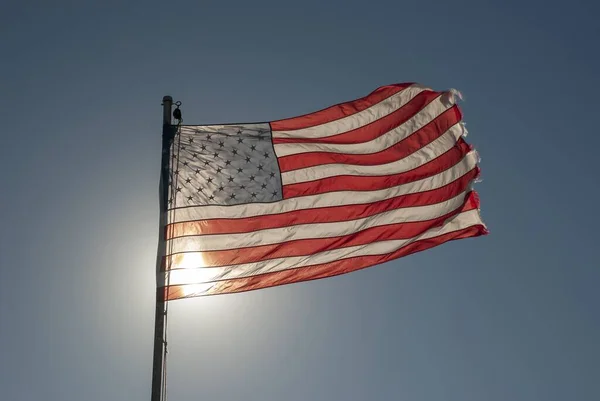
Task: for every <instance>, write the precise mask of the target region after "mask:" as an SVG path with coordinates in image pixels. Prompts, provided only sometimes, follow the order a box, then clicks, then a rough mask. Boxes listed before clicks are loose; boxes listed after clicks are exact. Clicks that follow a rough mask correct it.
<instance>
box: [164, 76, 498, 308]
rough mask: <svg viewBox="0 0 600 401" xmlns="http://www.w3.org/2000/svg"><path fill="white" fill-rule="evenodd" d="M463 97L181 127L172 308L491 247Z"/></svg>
mask: <svg viewBox="0 0 600 401" xmlns="http://www.w3.org/2000/svg"><path fill="white" fill-rule="evenodd" d="M455 95H456V92H454V91H448V92H435V91H433V90H430V89H427V88H425V87H423V86H420V85H417V84H397V85H389V86H384V87H381V88H379V89H377V90H375V91H374V92H372V93H371V94H369V95H368V96H366V97H364V98H361V99H358V100H355V101H351V102H347V103H342V104H339V105H336V106H332V107H329V108H327V109H324V110H321V111H318V112H315V113H312V114H307V115H304V116H301V117H296V118H290V119H285V120H279V121H273V122H270V123H268V122H267V123H257V124H231V125H203V126H181V127H180V129H179V132H178V133H177V134H176V136H175V138H174V140H173V144H172V147H171V166H170V175H171V185H170V194H169V212H168V217H167V227H166V240H167V244H166V245H167V246H166V249H167V255H165V258H164V263H163V266H164V273H161V274H160V277H159V287H160V288H159V290H160V291H165V299H167V300H174V299H179V298H185V297H195V296H202V295H213V294H224V293H233V292H241V291H248V290H255V289H260V288H265V287H271V286H276V285H282V284H288V283H294V282H300V281H306V280H313V279H318V278H324V277H330V276H334V275H338V274H343V273H348V272H351V271H355V270H358V269H362V268H365V267H369V266H372V265H375V264H379V263H383V262H387V261H389V260H392V259H395V258H399V257H402V256H405V255H408V254H411V253H414V252H418V251H422V250H425V249H428V248H431V247H434V246H437V245H440V244H442V243H444V242H447V241H450V240H455V239H460V238H467V237H475V236H479V235H482V234H486V233H487V231H486V228H485V225H484V224H483V222H482V220H481V218H480V215H479V199H478V196H477V194H476V193H475V192H474V191H473V190H472V188H471V183H472V182H473V181H474V180H475V179H476V178H477V176H478V174H479V168H478V166H477V164H478V155H477V153H476V151H475V150H473V149H472V148H471V147H470V146H469V145H468V144H467V143H466V142H465V141H464V139H463V136H464V134H465V133H466V131H465V128H464V123H462V121H461V120H462V115H461V112H460V110H459V108H458V106H457V105H456V104H455Z"/></svg>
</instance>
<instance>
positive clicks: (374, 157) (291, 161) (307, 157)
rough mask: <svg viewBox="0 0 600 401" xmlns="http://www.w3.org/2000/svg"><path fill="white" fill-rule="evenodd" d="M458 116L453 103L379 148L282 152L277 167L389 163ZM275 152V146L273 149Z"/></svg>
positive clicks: (439, 132) (432, 137)
mask: <svg viewBox="0 0 600 401" xmlns="http://www.w3.org/2000/svg"><path fill="white" fill-rule="evenodd" d="M460 120H461V114H460V111H459V109H458V107H457V106H454V107H452V108H450V109H448V110H446V111H445V112H443V113H442V114H440V115H439V116H438V117H436V118H435V119H434V120H432V121H431V122H429V123H428V124H427V125H425V126H424V127H422V128H421V129H419V130H417V131H416V132H414V133H413V134H412V135H409V136H408V137H406V138H404V139H403V140H401V141H400V142H398V143H396V144H394V145H392V146H390V147H389V148H387V149H384V150H382V151H380V152H376V153H369V154H348V153H333V152H308V153H299V154H295V155H289V156H282V157H279V158H278V161H279V168H280V170H281V172H282V173H284V172H286V171H291V170H298V169H301V168H306V167H313V166H319V165H323V164H354V165H359V166H373V165H377V164H385V163H391V162H394V161H397V160H400V159H402V158H404V157H406V156H409V155H410V154H412V153H413V152H416V151H417V150H419V149H421V148H423V147H424V146H427V145H428V144H430V143H431V142H433V141H434V140H436V139H437V138H439V137H440V136H441V135H443V134H444V133H445V132H446V131H448V129H450V127H452V126H453V125H455V124H456V123H458V122H459V121H460ZM276 152H277V150H276Z"/></svg>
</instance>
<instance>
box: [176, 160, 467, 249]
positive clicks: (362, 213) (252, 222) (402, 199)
mask: <svg viewBox="0 0 600 401" xmlns="http://www.w3.org/2000/svg"><path fill="white" fill-rule="evenodd" d="M478 173H479V168H474V169H473V170H471V171H469V172H468V173H467V174H465V175H464V176H462V177H460V178H458V179H457V180H455V181H453V182H450V183H448V184H446V185H444V186H443V187H440V188H437V189H433V190H429V191H424V192H418V193H411V194H405V195H400V196H397V197H394V198H389V199H385V200H381V201H377V202H372V203H365V204H355V205H340V206H329V207H320V208H312V209H301V210H294V211H290V212H285V213H279V214H270V215H263V216H254V217H247V218H238V219H212V220H198V221H186V222H181V223H174V224H171V225H170V226H169V228H168V229H167V230H166V238H167V239H173V238H178V237H184V236H192V235H208V234H239V233H247V232H252V231H257V230H266V229H270V228H279V227H287V226H292V225H298V224H315V223H332V222H337V221H347V220H354V219H360V218H363V217H368V216H372V215H374V214H378V213H382V212H384V211H386V210H392V209H399V208H404V207H412V206H425V205H433V204H436V203H440V202H443V201H445V200H447V199H450V198H453V197H455V196H457V195H458V194H460V193H461V192H463V191H464V190H465V189H466V188H467V186H468V184H469V182H471V181H472V180H473V179H475V178H476V177H477V175H478Z"/></svg>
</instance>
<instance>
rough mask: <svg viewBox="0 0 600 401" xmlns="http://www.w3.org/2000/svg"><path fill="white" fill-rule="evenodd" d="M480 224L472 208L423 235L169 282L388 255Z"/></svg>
mask: <svg viewBox="0 0 600 401" xmlns="http://www.w3.org/2000/svg"><path fill="white" fill-rule="evenodd" d="M480 224H481V225H483V222H482V221H481V218H480V216H479V211H478V210H469V211H467V212H462V213H460V214H458V215H456V216H454V217H453V218H452V219H450V220H449V221H447V222H446V223H445V224H444V225H442V226H439V227H433V228H431V229H429V230H427V231H425V232H424V233H423V234H421V235H418V236H416V237H413V238H410V239H402V240H387V241H378V242H373V243H369V244H365V245H357V246H351V247H346V248H337V249H333V250H329V251H324V252H319V253H315V254H312V255H306V256H293V257H286V258H278V259H271V260H265V261H261V262H255V263H245V264H239V265H230V266H222V267H206V268H193V269H181V270H173V271H172V272H170V273H168V274H169V275H170V285H181V284H192V283H194V284H195V283H209V282H214V281H217V280H228V279H236V278H242V277H250V276H254V275H258V274H264V273H273V272H278V271H283V270H288V269H294V268H299V267H304V266H310V265H317V264H322V263H329V262H334V261H338V260H343V259H347V258H352V257H357V256H369V255H385V254H387V253H390V252H394V251H396V250H398V249H400V248H403V247H405V246H407V245H409V244H411V243H413V242H415V241H418V240H423V239H429V238H434V237H438V236H441V235H444V234H448V233H451V232H454V231H459V230H464V229H465V228H468V227H471V226H475V225H480ZM163 277H164V275H163V274H159V279H160V280H161V281H162V279H163Z"/></svg>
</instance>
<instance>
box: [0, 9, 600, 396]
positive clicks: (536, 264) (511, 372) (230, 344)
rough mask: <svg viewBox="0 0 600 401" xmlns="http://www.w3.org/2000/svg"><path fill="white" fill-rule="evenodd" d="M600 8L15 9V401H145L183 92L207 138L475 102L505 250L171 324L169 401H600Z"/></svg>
mask: <svg viewBox="0 0 600 401" xmlns="http://www.w3.org/2000/svg"><path fill="white" fill-rule="evenodd" d="M599 12H600V6H598V3H596V2H593V1H570V2H555V1H549V2H547V1H519V2H513V1H502V2H500V1H496V2H492V1H454V2H442V1H430V2H420V1H414V2H402V1H369V2H366V1H362V2H357V1H343V2H342V1H331V2H325V1H302V2H285V1H271V2H268V1H265V2H259V1H256V2H241V1H240V2H225V1H220V2H216V1H215V2H208V1H207V2H197V1H179V2H177V1H172V2H169V3H167V2H158V1H146V2H135V1H130V2H116V1H105V2H81V1H56V2H43V1H21V2H11V3H10V4H4V5H2V7H1V12H0V33H1V35H0V46H1V48H0V50H1V51H2V62H1V63H0V76H1V77H2V78H1V83H2V85H1V88H2V90H1V97H0V110H1V113H2V114H1V115H2V119H3V125H4V129H3V130H2V149H3V152H2V154H3V157H2V158H1V161H0V162H1V163H2V171H3V172H4V174H3V178H2V190H1V191H0V199H1V205H2V222H3V227H4V229H3V230H2V234H1V235H2V237H1V241H0V247H1V252H0V262H1V263H0V344H2V347H3V351H2V353H1V355H2V356H1V357H0V388H1V389H2V394H3V397H5V398H6V399H7V400H11V401H30V400H38V399H39V400H41V399H43V400H49V401H72V400H87V401H104V400H109V399H110V400H127V401H132V400H135V401H137V400H140V401H142V400H149V397H150V377H151V364H152V336H153V331H152V330H153V319H154V305H153V302H154V298H153V296H154V268H155V266H154V259H155V255H156V242H157V234H158V173H159V165H160V129H161V107H160V102H161V99H162V96H163V95H166V94H170V95H172V96H173V97H174V98H175V99H176V100H180V101H182V102H183V106H182V109H183V112H184V119H185V122H186V123H187V124H205V123H222V122H245V121H269V120H274V119H280V118H285V117H292V116H295V115H299V114H304V113H307V112H311V111H314V110H317V109H321V108H323V107H326V106H329V105H331V104H334V103H338V102H341V101H346V100H351V99H354V98H357V97H361V96H364V95H366V94H368V93H369V92H371V91H372V90H373V89H375V88H376V87H378V86H381V85H385V84H390V83H395V82H407V81H417V82H421V83H423V84H426V85H428V86H430V87H432V88H434V89H437V90H443V89H446V88H449V87H455V88H457V89H459V90H461V91H462V92H463V94H464V96H465V102H463V104H462V108H463V111H464V115H465V121H466V122H467V124H468V125H467V126H468V128H469V137H468V138H467V139H468V140H469V142H470V143H472V144H474V145H475V146H476V147H477V149H478V150H479V152H480V154H481V156H482V164H481V167H482V172H483V179H484V181H483V183H481V184H478V186H477V190H478V191H479V192H480V194H481V198H482V214H483V217H484V219H485V222H486V223H487V225H488V226H489V228H490V230H491V235H489V236H487V237H483V238H476V239H470V240H464V241H457V242H452V243H449V244H446V245H443V246H441V247H438V248H436V249H432V250H430V251H427V252H423V253H420V254H417V255H413V256H410V257H407V258H404V259H399V260H397V261H394V262H390V263H387V264H385V265H382V266H378V267H374V268H371V269H366V270H363V271H360V272H356V273H352V274H349V275H346V276H340V277H336V278H331V279H326V280H320V281H317V282H310V283H305V284H297V285H291V286H285V287H281V288H274V289H267V290H262V291H255V292H250V293H245V294H238V295H227V296H217V297H211V298H201V299H193V300H184V301H178V302H175V303H173V304H172V306H171V309H170V320H169V322H170V330H169V346H170V353H169V368H168V369H169V370H168V372H169V400H171V401H180V400H204V399H207V400H208V399H210V400H245V401H251V400H261V401H271V400H273V401H275V400H277V401H280V400H286V401H288V400H289V401H296V400H298V401H300V400H348V401H351V400H411V401H434V400H435V401H441V400H456V401H459V400H460V401H467V400H474V401H475V400H476V401H482V400H485V401H505V400H511V401H519V400H544V401H559V400H560V401H563V400H578V401H587V400H597V399H600V385H599V384H598V377H600V362H599V361H600V341H598V339H599V338H600V317H599V314H598V305H600V292H599V291H598V284H599V283H600V263H599V262H598V258H597V252H596V243H597V240H598V234H597V227H598V224H599V223H600V214H599V213H598V211H597V206H598V204H599V200H600V199H599V198H600V186H599V185H598V179H597V177H596V176H597V175H598V173H599V169H598V165H597V160H598V158H597V156H596V149H597V148H598V147H599V146H600V139H599V136H598V129H597V123H596V116H597V111H596V109H597V107H598V105H599V103H598V95H597V93H598V91H599V90H600V79H599V78H598V74H597V72H598V71H599V70H600V58H599V56H598V52H597V47H598V42H599V40H600V27H599V26H600V25H599V24H597V21H596V16H597V15H598V13H599Z"/></svg>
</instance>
